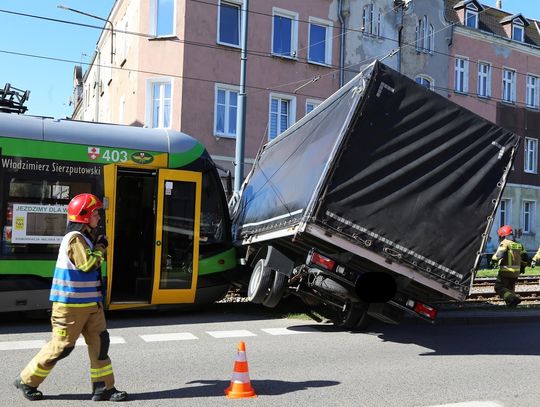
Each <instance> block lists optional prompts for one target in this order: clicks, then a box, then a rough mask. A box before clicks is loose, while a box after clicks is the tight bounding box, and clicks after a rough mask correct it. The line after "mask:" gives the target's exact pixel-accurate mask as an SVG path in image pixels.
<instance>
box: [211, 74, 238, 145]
mask: <svg viewBox="0 0 540 407" xmlns="http://www.w3.org/2000/svg"><path fill="white" fill-rule="evenodd" d="M238 90H239V89H238V88H237V87H235V86H230V85H221V84H216V95H215V104H214V135H216V136H219V137H223V136H224V137H231V138H232V137H236V129H237V125H236V114H237V111H238Z"/></svg>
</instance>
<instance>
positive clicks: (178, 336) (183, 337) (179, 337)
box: [139, 332, 199, 342]
mask: <svg viewBox="0 0 540 407" xmlns="http://www.w3.org/2000/svg"><path fill="white" fill-rule="evenodd" d="M139 336H140V338H141V339H142V340H143V341H145V342H163V341H189V340H193V339H199V338H197V337H196V336H195V335H193V334H192V333H189V332H177V333H168V334H152V335H139Z"/></svg>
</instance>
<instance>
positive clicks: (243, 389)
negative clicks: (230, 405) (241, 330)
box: [225, 341, 257, 399]
mask: <svg viewBox="0 0 540 407" xmlns="http://www.w3.org/2000/svg"><path fill="white" fill-rule="evenodd" d="M225 394H226V395H227V397H228V398H230V399H242V398H250V397H257V395H256V394H255V390H254V389H253V387H251V382H250V380H249V372H248V362H247V358H246V344H245V343H244V342H243V341H242V342H240V343H239V344H238V354H237V355H236V361H235V362H234V370H233V374H232V379H231V385H230V386H229V387H227V388H226V389H225Z"/></svg>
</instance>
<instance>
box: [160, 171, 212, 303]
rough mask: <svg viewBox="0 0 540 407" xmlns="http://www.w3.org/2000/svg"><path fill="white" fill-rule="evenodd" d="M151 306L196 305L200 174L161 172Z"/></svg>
mask: <svg viewBox="0 0 540 407" xmlns="http://www.w3.org/2000/svg"><path fill="white" fill-rule="evenodd" d="M157 175H158V177H157V178H158V179H157V190H156V198H157V205H156V227H155V239H154V273H153V288H152V297H151V304H182V303H193V302H194V301H195V294H196V288H197V277H198V274H199V237H200V236H199V227H200V223H201V187H202V186H201V184H202V177H201V174H200V173H197V172H192V171H182V170H167V169H160V170H158V174H157Z"/></svg>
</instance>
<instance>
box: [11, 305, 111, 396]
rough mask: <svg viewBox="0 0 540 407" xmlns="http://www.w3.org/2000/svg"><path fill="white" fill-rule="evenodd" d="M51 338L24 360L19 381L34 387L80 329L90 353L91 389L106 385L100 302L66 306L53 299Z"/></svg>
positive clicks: (68, 350) (66, 352)
mask: <svg viewBox="0 0 540 407" xmlns="http://www.w3.org/2000/svg"><path fill="white" fill-rule="evenodd" d="M51 324H52V340H51V341H50V342H49V343H47V344H46V345H45V346H44V347H43V348H42V349H41V350H40V351H39V353H38V354H37V355H36V356H35V357H34V358H33V359H32V360H31V361H30V363H28V365H27V366H26V367H25V368H24V369H23V371H22V372H21V379H22V381H23V382H24V383H25V384H27V385H29V386H32V387H38V386H39V385H40V384H41V383H42V382H43V381H44V380H45V379H46V378H47V376H48V375H49V373H51V370H52V369H53V367H54V366H55V365H56V363H57V362H58V361H59V360H61V359H63V358H65V357H67V356H68V355H69V354H70V353H71V351H72V350H73V348H74V347H75V342H76V341H77V339H78V338H79V336H80V334H81V333H82V334H83V336H84V339H85V341H86V344H87V345H88V355H89V356H90V378H91V381H92V387H93V390H96V389H99V388H107V389H110V388H112V387H113V385H114V375H113V370H112V365H111V360H110V359H109V356H108V352H109V333H108V332H107V330H106V322H105V314H104V312H103V306H102V305H101V303H97V304H95V305H86V304H85V306H69V305H66V304H63V303H60V302H54V303H53V307H52V315H51Z"/></svg>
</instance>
